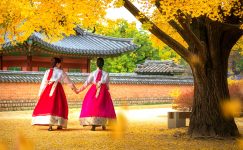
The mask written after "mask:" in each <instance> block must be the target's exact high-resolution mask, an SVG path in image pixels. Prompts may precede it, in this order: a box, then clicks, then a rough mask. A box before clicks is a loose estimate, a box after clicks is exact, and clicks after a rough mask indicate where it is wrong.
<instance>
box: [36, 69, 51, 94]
mask: <svg viewBox="0 0 243 150" xmlns="http://www.w3.org/2000/svg"><path fill="white" fill-rule="evenodd" d="M48 74H49V70H46V72H45V74H44V77H43V79H42V82H41V85H40V90H39V93H38V96H39V97H40V96H41V94H42V92H43V90H44V89H45V88H46V85H47V77H48Z"/></svg>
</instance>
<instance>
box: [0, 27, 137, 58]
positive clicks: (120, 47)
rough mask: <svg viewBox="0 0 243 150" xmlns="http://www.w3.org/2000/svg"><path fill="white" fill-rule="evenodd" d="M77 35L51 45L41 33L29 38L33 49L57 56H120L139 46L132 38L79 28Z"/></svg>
mask: <svg viewBox="0 0 243 150" xmlns="http://www.w3.org/2000/svg"><path fill="white" fill-rule="evenodd" d="M75 30H76V33H77V34H76V35H71V36H68V37H65V38H64V39H62V40H60V41H58V42H53V43H49V42H46V41H45V40H44V36H43V35H42V34H40V33H34V34H32V36H31V37H30V38H29V40H32V42H33V44H32V45H33V47H34V46H38V47H41V48H42V50H43V51H46V52H47V53H50V51H51V52H54V53H57V54H67V55H68V54H69V55H76V56H109V55H118V54H122V53H124V52H127V51H132V50H135V49H136V48H137V46H136V45H135V44H134V43H132V40H133V39H131V38H114V37H108V36H102V35H97V34H93V33H90V32H87V31H84V30H83V29H81V28H79V27H77V28H76V29H75ZM2 48H3V49H4V50H7V49H8V51H7V52H9V49H11V48H12V45H11V42H6V43H5V44H3V45H2Z"/></svg>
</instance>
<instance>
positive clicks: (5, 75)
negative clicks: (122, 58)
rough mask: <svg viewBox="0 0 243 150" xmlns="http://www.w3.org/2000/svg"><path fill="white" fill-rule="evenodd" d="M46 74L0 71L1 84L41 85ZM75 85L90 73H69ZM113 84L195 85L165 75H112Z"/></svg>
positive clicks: (189, 81) (188, 78)
mask: <svg viewBox="0 0 243 150" xmlns="http://www.w3.org/2000/svg"><path fill="white" fill-rule="evenodd" d="M43 75H44V72H22V71H0V83H1V82H12V83H18V82H21V83H22V82H25V83H40V82H41V80H42V78H43ZM68 75H69V77H70V78H71V80H72V81H73V82H75V83H83V82H84V81H85V80H86V79H87V77H88V75H89V73H68ZM109 75H110V83H112V84H176V85H180V84H189V85H192V84H193V78H192V77H183V76H165V75H139V74H136V73H110V74H109Z"/></svg>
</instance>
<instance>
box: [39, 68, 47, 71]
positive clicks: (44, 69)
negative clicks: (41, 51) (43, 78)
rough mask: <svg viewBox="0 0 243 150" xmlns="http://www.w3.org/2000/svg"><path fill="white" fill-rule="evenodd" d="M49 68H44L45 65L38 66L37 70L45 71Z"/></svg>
mask: <svg viewBox="0 0 243 150" xmlns="http://www.w3.org/2000/svg"><path fill="white" fill-rule="evenodd" d="M48 69H49V68H46V67H39V69H38V70H39V71H46V70H48Z"/></svg>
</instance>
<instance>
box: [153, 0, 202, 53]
mask: <svg viewBox="0 0 243 150" xmlns="http://www.w3.org/2000/svg"><path fill="white" fill-rule="evenodd" d="M155 6H156V7H157V9H158V10H159V12H160V13H161V14H162V9H161V7H160V0H156V2H155ZM185 16H186V15H185ZM178 22H179V23H180V24H181V26H182V27H183V29H184V30H183V29H182V28H181V27H180V26H179V25H176V24H177V23H176V22H175V21H173V20H171V21H169V24H170V25H171V26H172V27H173V28H175V29H176V30H177V32H178V33H179V34H180V35H181V37H182V38H183V39H184V40H185V41H186V42H187V43H188V45H190V41H193V43H194V44H195V46H196V47H197V49H201V50H204V49H205V46H204V44H202V42H201V41H200V40H199V38H198V37H197V36H196V35H195V34H194V33H193V32H192V30H191V29H190V26H189V24H187V23H184V22H183V19H182V18H181V17H180V16H178Z"/></svg>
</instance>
